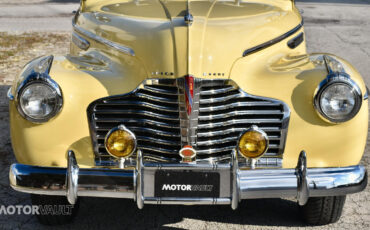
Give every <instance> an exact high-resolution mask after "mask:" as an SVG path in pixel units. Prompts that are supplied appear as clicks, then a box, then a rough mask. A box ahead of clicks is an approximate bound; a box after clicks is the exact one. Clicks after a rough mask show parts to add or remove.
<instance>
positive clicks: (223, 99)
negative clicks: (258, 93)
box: [200, 92, 243, 104]
mask: <svg viewBox="0 0 370 230" xmlns="http://www.w3.org/2000/svg"><path fill="white" fill-rule="evenodd" d="M241 96H243V94H242V93H239V92H238V93H236V94H232V95H227V96H220V97H216V96H215V97H213V98H210V99H204V98H203V99H202V100H201V101H200V104H206V103H217V102H223V103H227V102H228V100H231V99H234V98H239V97H241Z"/></svg>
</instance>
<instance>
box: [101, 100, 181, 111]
mask: <svg viewBox="0 0 370 230" xmlns="http://www.w3.org/2000/svg"><path fill="white" fill-rule="evenodd" d="M104 105H139V106H145V107H148V108H150V109H155V110H158V111H166V112H178V111H177V108H171V107H168V106H163V105H156V104H153V103H148V102H142V101H118V100H117V101H110V102H109V103H107V102H105V104H104Z"/></svg>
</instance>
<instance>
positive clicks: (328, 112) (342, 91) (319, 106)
mask: <svg viewBox="0 0 370 230" xmlns="http://www.w3.org/2000/svg"><path fill="white" fill-rule="evenodd" d="M316 91H317V92H316V94H315V97H314V105H315V108H316V110H317V111H318V113H319V115H321V117H323V118H324V119H325V120H327V121H329V122H332V123H340V122H345V121H348V120H350V119H352V118H353V117H354V116H356V114H357V113H358V111H359V110H360V108H361V104H362V93H361V90H360V88H359V87H358V85H357V84H356V83H355V82H354V81H353V80H352V79H350V77H349V76H348V75H347V74H346V73H335V74H331V75H329V76H328V77H327V78H326V79H325V80H324V81H322V82H321V83H320V85H319V87H318V89H317V90H316Z"/></svg>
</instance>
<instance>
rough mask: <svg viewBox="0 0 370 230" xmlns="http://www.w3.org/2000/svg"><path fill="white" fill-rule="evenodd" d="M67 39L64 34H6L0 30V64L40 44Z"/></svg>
mask: <svg viewBox="0 0 370 230" xmlns="http://www.w3.org/2000/svg"><path fill="white" fill-rule="evenodd" d="M66 40H68V38H66V35H65V34H57V33H23V34H19V35H18V34H8V33H5V32H0V64H4V63H6V62H7V61H8V60H9V59H12V57H14V56H16V55H22V53H24V52H27V51H28V50H30V49H33V48H35V47H36V46H39V45H42V44H55V43H58V42H64V41H66Z"/></svg>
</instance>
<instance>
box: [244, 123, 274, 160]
mask: <svg viewBox="0 0 370 230" xmlns="http://www.w3.org/2000/svg"><path fill="white" fill-rule="evenodd" d="M268 146H269V139H268V136H267V134H266V133H265V132H264V131H263V130H262V129H260V128H258V127H257V126H256V125H252V127H250V128H249V129H247V130H245V131H244V132H242V133H241V135H240V137H239V140H238V145H237V149H238V152H239V154H240V155H242V156H243V157H244V158H247V159H258V158H260V157H261V156H263V154H265V153H266V151H267V149H268Z"/></svg>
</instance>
